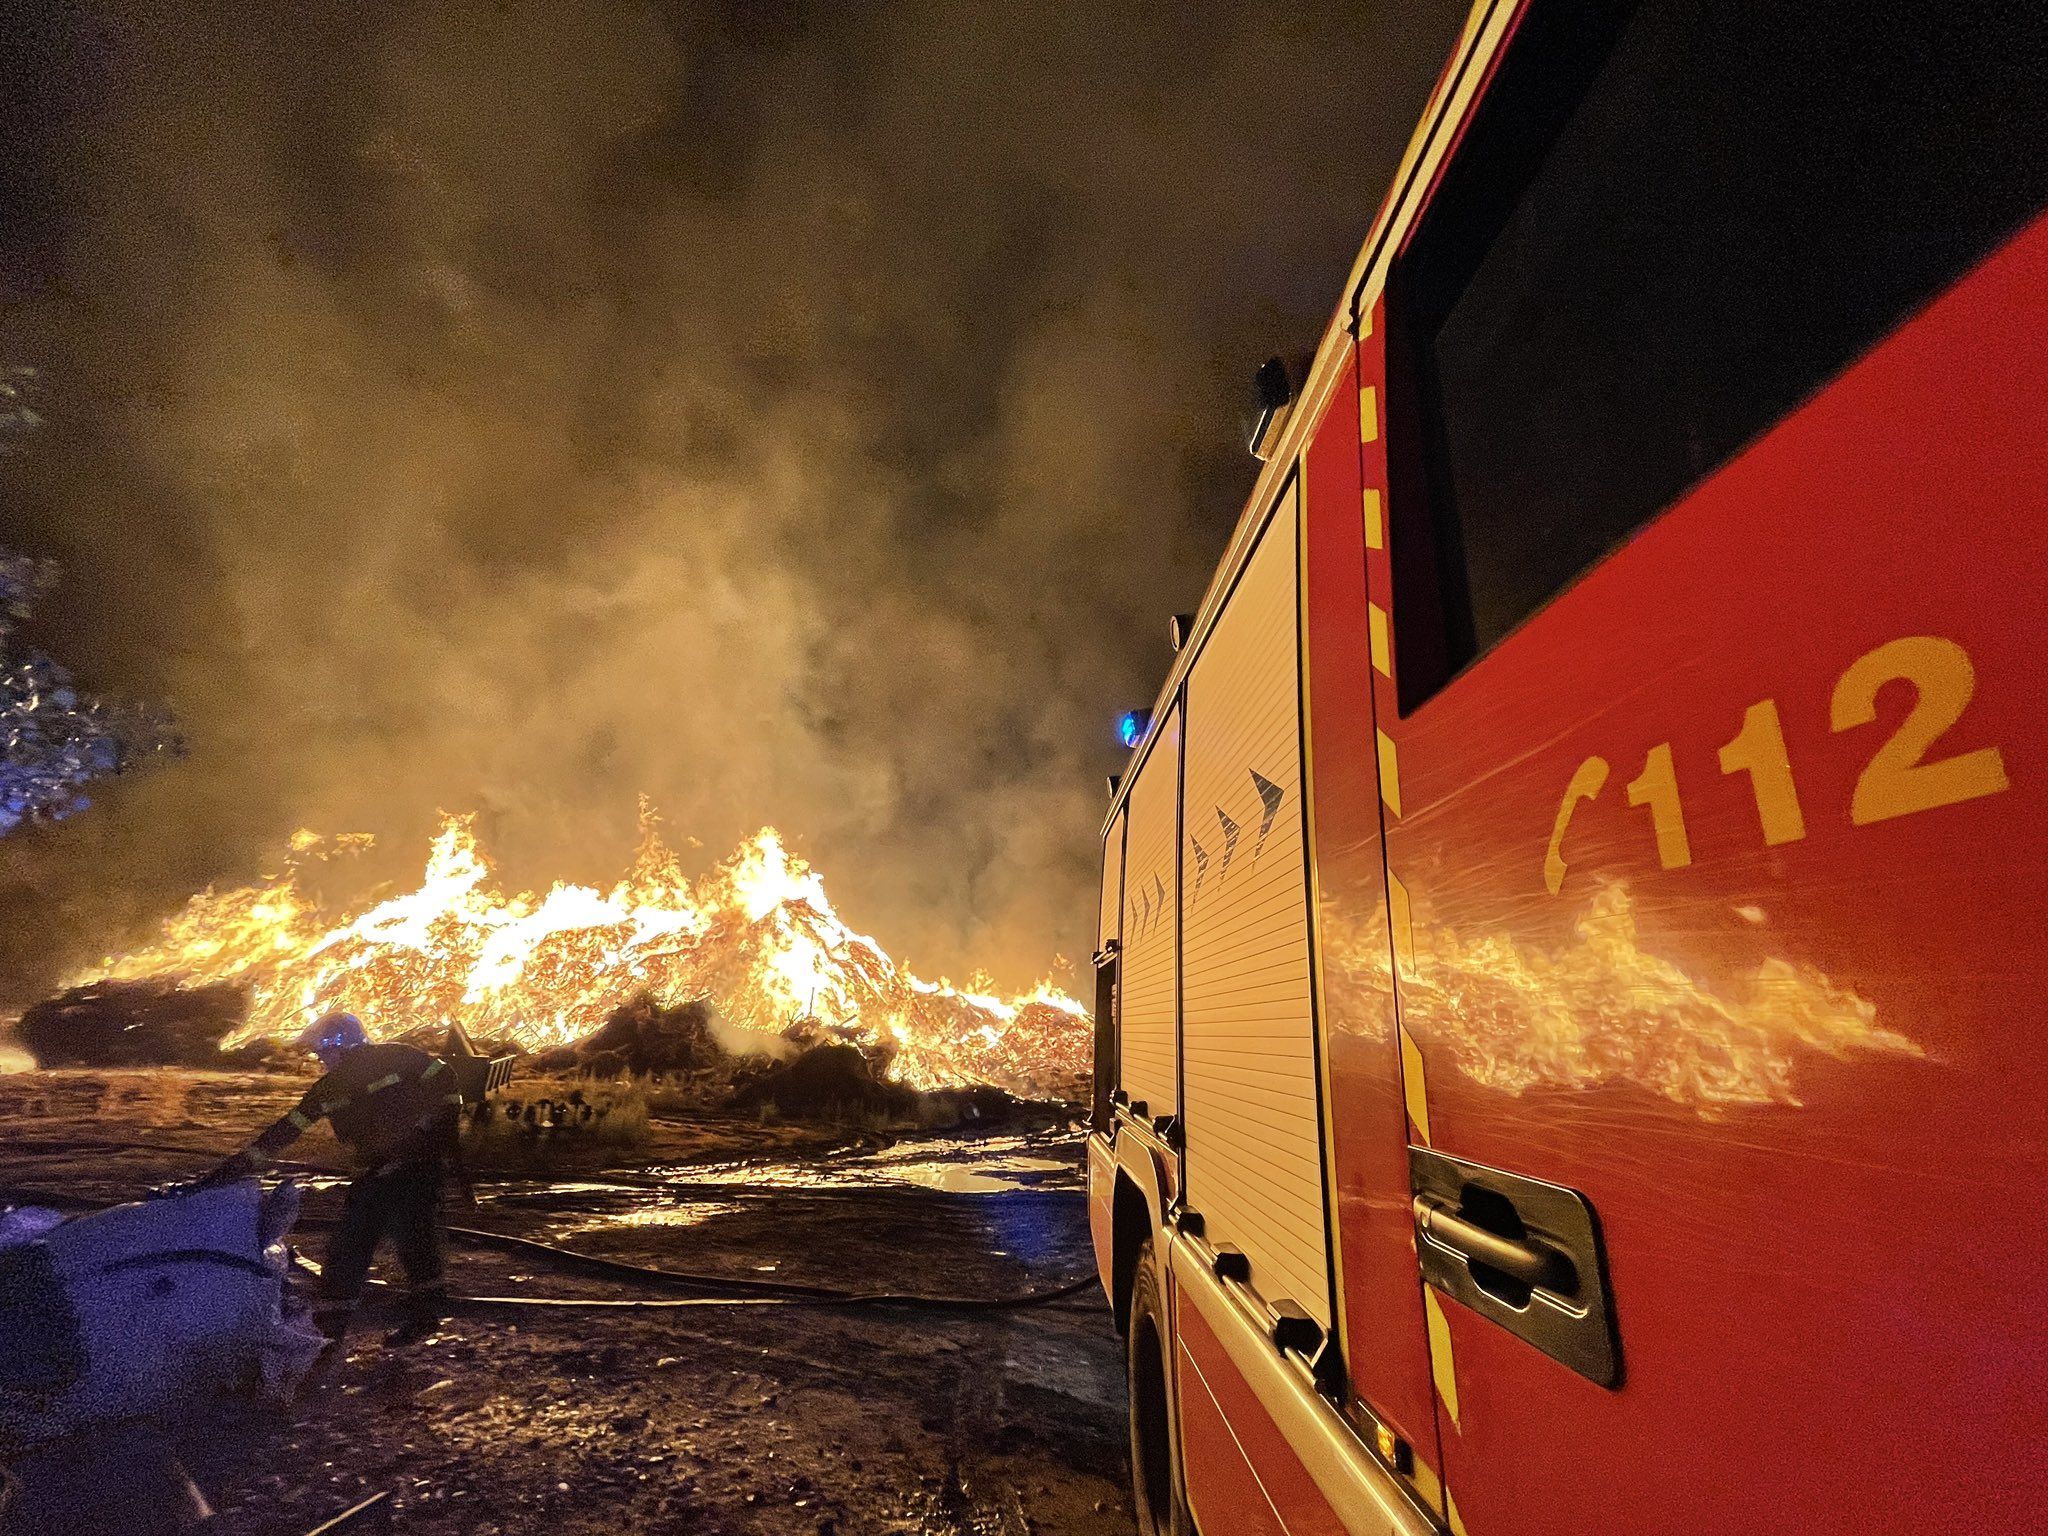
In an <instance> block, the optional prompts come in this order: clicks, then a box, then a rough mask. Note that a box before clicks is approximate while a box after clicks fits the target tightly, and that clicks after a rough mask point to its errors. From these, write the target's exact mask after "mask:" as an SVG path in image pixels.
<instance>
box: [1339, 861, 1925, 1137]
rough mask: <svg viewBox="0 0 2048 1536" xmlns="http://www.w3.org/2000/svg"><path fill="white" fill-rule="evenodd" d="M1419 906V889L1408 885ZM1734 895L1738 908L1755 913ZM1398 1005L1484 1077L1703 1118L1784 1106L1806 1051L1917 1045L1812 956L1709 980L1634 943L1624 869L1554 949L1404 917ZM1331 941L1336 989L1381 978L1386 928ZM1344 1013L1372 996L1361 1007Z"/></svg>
mask: <svg viewBox="0 0 2048 1536" xmlns="http://www.w3.org/2000/svg"><path fill="white" fill-rule="evenodd" d="M1417 902H1418V906H1422V905H1426V899H1425V898H1424V897H1422V896H1421V895H1419V894H1418V896H1417ZM1751 910H1754V909H1747V910H1746V909H1742V908H1737V909H1736V913H1737V915H1738V916H1741V917H1742V918H1743V920H1744V922H1745V923H1750V924H1754V923H1757V922H1759V921H1760V920H1761V919H1762V918H1763V916H1764V914H1763V913H1762V912H1761V911H1757V912H1756V915H1755V917H1751V916H1750V915H1749V912H1750V911H1751ZM1414 932H1415V940H1416V944H1415V963H1414V965H1413V966H1412V967H1408V966H1404V968H1403V970H1402V974H1401V981H1400V992H1401V1007H1402V1016H1403V1019H1404V1020H1405V1021H1406V1023H1407V1024H1408V1027H1409V1028H1410V1030H1411V1031H1412V1032H1413V1033H1414V1034H1415V1035H1416V1037H1417V1038H1418V1039H1420V1040H1423V1041H1425V1042H1427V1043H1428V1044H1429V1045H1432V1046H1434V1047H1435V1048H1437V1049H1441V1050H1443V1051H1444V1052H1445V1053H1446V1054H1447V1055H1448V1057H1449V1059H1450V1061H1451V1063H1452V1064H1453V1065H1454V1066H1455V1067H1456V1068H1457V1070H1458V1071H1460V1072H1462V1073H1463V1074H1464V1075H1465V1076H1466V1077H1468V1078H1470V1079H1472V1080H1473V1081H1474V1082H1476V1083H1478V1084H1480V1085H1481V1086H1483V1087H1486V1088H1489V1089H1493V1090H1495V1091H1497V1092H1502V1093H1508V1094H1514V1095H1520V1094H1523V1093H1527V1092H1529V1091H1531V1090H1535V1089H1559V1088H1566V1089H1582V1090H1583V1089H1593V1088H1599V1087H1603V1086H1607V1085H1610V1084H1628V1085H1631V1086H1634V1087H1636V1088H1640V1089H1644V1090H1646V1091H1648V1092H1650V1093H1653V1094H1656V1095H1657V1096H1658V1097H1660V1098H1663V1099H1666V1100H1668V1101H1670V1102H1671V1103H1673V1104H1678V1105H1682V1106H1685V1107H1686V1108H1688V1109H1690V1110H1692V1111H1693V1112H1695V1113H1696V1114H1698V1115H1700V1116H1701V1117H1703V1118H1707V1119H1712V1118H1714V1117H1715V1116H1717V1115H1719V1114H1722V1113H1724V1112H1725V1111H1726V1110H1728V1109H1730V1108H1733V1107H1737V1106H1759V1105H1782V1106H1785V1107H1797V1106H1798V1105H1799V1104H1800V1102H1801V1100H1800V1096H1799V1072H1798V1069H1799V1066H1800V1064H1801V1062H1802V1061H1804V1060H1808V1059H1811V1058H1812V1057H1815V1056H1825V1057H1828V1058H1830V1059H1832V1060H1835V1061H1846V1060H1849V1059H1851V1058H1852V1057H1856V1056H1891V1057H1906V1058H1913V1059H1920V1060H1925V1059H1926V1057H1927V1053H1926V1051H1925V1050H1924V1049H1923V1048H1922V1047H1921V1046H1920V1045H1918V1044H1917V1043H1916V1042H1914V1041H1913V1040H1911V1039H1909V1038H1907V1037H1906V1036H1905V1035H1902V1034H1900V1033H1898V1032H1897V1031H1896V1030H1892V1029H1887V1028H1886V1027H1884V1026H1883V1025H1882V1024H1880V1023H1879V1022H1878V1018H1877V1006H1876V1005H1875V1004H1874V1003H1872V1002H1871V1001H1870V1000H1869V999H1868V998H1865V997H1863V996H1861V995H1860V994H1859V993H1857V992H1856V991H1855V990H1854V989H1853V988H1851V987H1847V986H1844V985H1842V984H1840V983H1839V982H1836V981H1834V980H1832V979H1831V978H1830V977H1828V976H1827V975H1826V974H1825V973H1824V972H1822V971H1820V970H1818V969H1816V968H1815V967H1813V966H1811V965H1808V964H1805V963H1802V962H1798V961H1794V960H1789V959H1785V958H1783V957H1780V956H1775V955H1765V956H1763V957H1762V958H1761V959H1760V960H1759V961H1758V962H1757V964H1756V965H1755V968H1754V969H1753V970H1750V971H1748V972H1746V973H1745V974H1741V975H1738V976H1736V977H1734V978H1732V980H1731V982H1730V983H1728V984H1724V985H1722V986H1719V987H1717V986H1715V985H1713V984H1711V983H1709V982H1707V981H1705V980H1703V979H1701V978H1700V977H1698V976H1695V975H1693V974H1692V973H1691V972H1690V971H1688V970H1687V969H1686V968H1685V967H1684V966H1683V965H1681V964H1680V963H1679V962H1678V961H1676V960H1673V959H1670V958H1667V957H1666V956H1663V955H1659V954H1656V953H1653V952H1652V951H1650V950H1648V949H1645V948H1644V947H1643V940H1642V934H1641V932H1640V930H1639V928H1638V924H1637V918H1636V908H1635V902H1634V899H1633V898H1632V896H1631V894H1630V892H1629V889H1628V887H1627V885H1626V884H1625V883H1622V882H1620V881H1616V882H1613V883H1611V884H1607V885H1603V886H1601V887H1600V888H1599V889H1598V890H1597V891H1596V892H1595V893H1594V895H1593V896H1592V898H1591V900H1590V901H1589V902H1588V903H1587V905H1586V907H1585V909H1584V910H1583V911H1582V912H1581V913H1580V914H1579V916H1578V919H1577V922H1576V923H1575V925H1574V929H1573V933H1572V937H1571V939H1570V941H1569V942H1566V943H1564V944H1562V945H1559V946H1557V947H1555V948H1551V947H1546V946H1542V945H1537V944H1525V943H1522V942H1518V941H1517V939H1516V938H1515V937H1513V936H1512V935H1510V934H1508V933H1505V932H1498V931H1497V932H1492V933H1482V934H1474V935H1466V934H1461V933H1459V932H1458V931H1457V930H1456V929H1455V928H1453V927H1452V926H1451V925H1449V924H1444V923H1427V922H1424V921H1423V920H1422V918H1421V917H1419V916H1418V917H1417V918H1416V919H1415V922H1414ZM1349 937H1350V939H1351V940H1352V942H1348V943H1345V944H1343V945H1342V946H1341V949H1340V954H1341V956H1342V969H1341V972H1340V974H1341V977H1342V981H1343V983H1344V984H1345V985H1346V986H1347V987H1348V988H1349V989H1350V993H1349V994H1348V995H1350V996H1354V997H1356V996H1362V995H1369V994H1372V993H1374V991H1375V989H1378V990H1379V991H1382V992H1383V991H1384V988H1385V986H1386V981H1387V973H1388V959H1387V945H1386V930H1385V928H1384V926H1381V927H1379V928H1378V929H1377V930H1376V931H1371V930H1367V931H1361V932H1359V933H1358V934H1356V935H1351V936H1349ZM1358 1016H1359V1017H1361V1018H1365V1019H1375V1018H1379V1017H1382V1016H1383V1011H1382V1010H1379V1009H1375V1008H1371V1007H1361V1008H1360V1009H1359V1011H1358Z"/></svg>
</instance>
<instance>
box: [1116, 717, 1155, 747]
mask: <svg viewBox="0 0 2048 1536" xmlns="http://www.w3.org/2000/svg"><path fill="white" fill-rule="evenodd" d="M1151 724H1152V711H1151V710H1149V709H1134V710H1132V711H1131V712H1130V713H1129V714H1127V715H1125V716H1124V717H1123V718H1122V719H1121V720H1119V721H1117V723H1116V735H1117V740H1119V741H1121V742H1122V743H1123V744H1124V745H1125V746H1127V747H1135V746H1136V745H1137V744H1138V743H1139V742H1141V741H1143V740H1144V739H1145V732H1146V730H1147V728H1149V727H1150V726H1151Z"/></svg>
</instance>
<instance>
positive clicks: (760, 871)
mask: <svg viewBox="0 0 2048 1536" xmlns="http://www.w3.org/2000/svg"><path fill="white" fill-rule="evenodd" d="M368 841H369V839H368V837H367V836H365V835H363V834H345V835H343V836H342V837H339V838H322V837H319V836H317V835H316V834H313V833H310V832H301V833H298V834H297V835H296V836H294V837H293V839H292V845H291V856H290V858H289V860H288V862H287V864H286V867H285V871H284V873H283V874H282V875H280V876H278V877H277V878H276V879H274V880H271V881H270V882H268V883H267V884H264V885H260V886H250V887H244V888H241V889H238V890H231V891H218V892H216V891H207V892H204V893H202V894H201V895H198V896H195V897H193V898H192V900H191V901H190V902H188V903H187V904H186V906H185V909H184V910H183V911H182V912H180V913H178V914H177V915H176V916H174V917H172V918H171V919H169V920H168V921H167V922H166V923H165V924H164V931H163V937H162V939H161V940H160V941H159V942H157V943H156V944H154V945H151V946H150V947H149V948H147V949H144V950H141V951H139V952H137V953H134V954H131V955H127V956H125V957H123V958H120V959H111V958H110V959H107V960H105V961H103V962H101V964H100V966H99V967H98V968H96V969H95V970H94V971H92V972H91V973H89V974H87V975H84V976H80V977H77V978H75V981H78V982H85V981H100V980H110V979H111V980H135V979H140V978H144V977H158V978H170V977H175V978H178V979H180V980H183V981H188V982H193V983H200V982H214V981H234V982H238V983H240V984H241V985H243V986H245V987H247V988H248V989H249V992H250V996H251V1005H250V1011H249V1023H248V1025H247V1027H246V1028H244V1029H243V1030H242V1031H241V1032H240V1033H238V1034H237V1035H235V1036H234V1037H233V1038H231V1039H230V1040H229V1041H227V1042H226V1044H228V1045H238V1044H240V1043H242V1042H243V1041H246V1040H249V1039H251V1038H255V1037H261V1036H272V1037H275V1036H285V1035H290V1034H294V1033H296V1032H297V1031H298V1030H299V1029H301V1028H302V1027H303V1026H304V1025H305V1024H306V1022H307V1021H308V1020H309V1019H311V1018H312V1017H314V1016H315V1015H317V1014H319V1013H321V1012H324V1011H326V1010H329V1009H335V1008H345V1009H347V1010H349V1011H350V1012H353V1013H357V1014H360V1015H361V1016H362V1017H363V1020H364V1022H365V1023H367V1024H368V1025H369V1026H370V1029H371V1032H372V1033H373V1034H379V1035H392V1034H398V1033H401V1032H403V1031H405V1030H407V1029H410V1028H413V1027H415V1026H417V1025H419V1024H422V1023H437V1022H442V1021H446V1020H451V1019H455V1020H460V1021H461V1022H462V1024H463V1025H464V1026H465V1027H466V1028H467V1029H468V1030H469V1031H470V1033H471V1034H473V1035H476V1036H479V1037H484V1036H498V1037H506V1038H511V1039H516V1040H518V1041H520V1042H521V1043H522V1044H525V1045H526V1046H528V1047H532V1048H538V1047H544V1046H549V1045H556V1044H560V1043H563V1042H566V1041H570V1040H574V1039H577V1038H578V1037H580V1036H582V1035H585V1034H587V1033H589V1032H590V1031H591V1030H592V1029H594V1028H596V1027H597V1025H598V1024H599V1023H600V1022H601V1021H602V1020H603V1019H604V1017H605V1015H606V1014H607V1013H608V1012H609V1011H610V1010H611V1009H612V1008H614V1007H616V1006H617V1005H618V1004H619V1003H621V1002H623V1001H625V1000H626V999H627V998H628V997H630V996H631V995H632V994H634V993H635V992H639V991H642V990H645V991H649V992H652V993H653V994H654V995H655V996H657V997H659V998H661V999H663V1000H664V1001H667V1002H680V1001H683V1000H686V999H690V998H708V999H709V1000H710V1001H711V1002H712V1003H713V1004H714V1005H715V1006H716V1007H717V1008H718V1010H719V1011H720V1012H721V1013H722V1014H723V1015H724V1016H725V1018H726V1019H728V1020H729V1021H731V1022H732V1023H735V1024H739V1025H743V1026H745V1027H748V1028H752V1029H758V1030H764V1031H780V1030H782V1029H784V1028H786V1027H787V1026H788V1025H790V1024H791V1023H792V1022H794V1021H796V1020H798V1019H804V1018H809V1019H813V1020H815V1021H816V1022H818V1023H820V1024H822V1025H825V1026H827V1027H829V1028H833V1029H836V1030H838V1031H840V1032H843V1033H844V1034H845V1035H846V1036H847V1037H849V1038H851V1039H853V1040H854V1041H856V1042H857V1043H860V1044H862V1045H865V1046H868V1047H870V1048H873V1047H882V1048H885V1049H887V1050H889V1051H893V1052H894V1057H893V1062H892V1071H893V1072H894V1074H895V1075H896V1076H897V1077H899V1078H901V1079H902V1080H904V1081H906V1082H909V1083H912V1084H914V1085H916V1086H919V1087H932V1086H937V1085H940V1084H949V1083H964V1082H984V1083H997V1084H1001V1085H1004V1086H1009V1087H1016V1088H1020V1089H1029V1088H1033V1087H1045V1086H1054V1085H1071V1083H1072V1082H1073V1081H1074V1080H1076V1079H1078V1078H1079V1077H1080V1076H1081V1075H1082V1074H1083V1073H1084V1072H1085V1071H1086V1070H1087V1061H1088V1052H1089V1048H1090V1046H1089V1032H1088V1029H1087V1017H1088V1015H1087V1010H1086V1009H1084V1008H1083V1007H1082V1006H1081V1005H1080V1004H1079V1003H1077V1002H1076V1001H1075V1000H1074V999H1073V998H1071V997H1068V996H1067V995H1066V994H1065V993H1063V992H1061V991H1059V990H1058V989H1057V988H1055V987H1054V986H1053V985H1052V984H1051V982H1050V981H1045V982H1041V983H1040V984H1039V986H1038V987H1037V989H1036V990H1034V991H1032V992H1030V993H1027V994H1024V995H1021V996H1017V997H1002V996H997V995H995V994H994V993H993V991H992V989H991V988H990V986H989V985H988V984H987V983H986V981H985V979H984V978H980V977H976V978H975V979H974V981H973V982H972V983H971V984H970V986H969V987H967V988H965V989H963V988H959V987H955V986H954V985H953V984H952V983H951V982H949V981H943V980H942V981H938V982H928V981H924V980H921V979H919V978H918V977H916V976H913V975H912V974H911V973H910V972H909V971H907V970H905V969H904V968H903V967H902V966H900V965H898V964H897V963H896V962H895V961H894V960H892V959H890V957H889V955H888V954H887V952H885V951H884V950H883V949H882V947H881V946H880V945H879V944H877V943H876V942H875V941H874V940H873V939H871V938H869V937H867V935H865V934H861V933H856V932H854V931H853V930H852V929H851V928H849V927H847V925H846V924H845V923H843V922H842V921H840V919H839V915H838V914H837V913H836V912H834V911H833V910H832V903H831V902H830V901H829V900H827V899H826V896H825V884H824V881H823V880H822V879H821V878H820V877H819V875H818V873H817V871H816V870H814V869H812V868H811V867H810V866H809V865H808V864H806V863H805V862H804V861H803V860H802V859H800V858H798V857H796V856H795V855H794V854H792V853H790V852H789V851H788V849H786V848H785V847H784V846H783V843H782V839H781V837H780V835H779V834H777V833H776V832H775V831H774V829H772V828H764V829H763V830H762V831H761V832H759V833H757V834H756V835H755V836H754V837H752V838H750V839H749V840H748V841H746V842H745V843H743V844H742V845H741V846H740V848H739V849H738V851H737V852H735V853H734V854H733V855H732V856H731V857H730V858H728V859H727V860H726V861H725V862H724V863H722V864H720V865H718V866H717V867H716V868H715V869H713V870H712V871H711V872H710V873H709V874H707V875H705V876H704V877H703V878H702V879H701V880H699V881H697V882H696V883H695V884H694V885H693V884H692V883H691V882H690V881H688V880H686V879H685V878H684V877H683V874H682V870H681V868H680V866H679V865H678V863H677V861H676V857H675V855H674V854H673V853H672V852H671V851H670V850H669V848H668V847H667V846H666V845H665V844H664V843H663V842H662V840H661V838H660V835H659V833H658V832H657V830H656V829H655V826H654V823H653V818H652V817H651V816H650V817H646V818H644V819H643V824H642V835H641V842H640V849H639V852H638V854H637V855H636V856H635V858H634V860H633V865H632V868H631V869H630V870H629V871H628V872H627V874H626V877H625V878H624V879H623V880H621V881H620V882H619V883H618V884H617V885H615V886H613V887H612V888H611V889H610V890H608V891H603V890H597V889H594V888H592V887H590V886H583V885H562V884H557V885H556V886H554V887H553V888H552V889H551V890H549V891H548V892H547V894H546V895H544V896H536V895H534V894H532V893H529V892H519V893H517V894H507V893H505V892H504V891H502V890H501V889H500V888H499V887H498V886H497V885H496V883H495V882H494V880H493V878H492V871H491V865H490V862H489V860H488V858H487V857H486V856H485V854H484V852H483V850H482V849H481V848H479V847H478V846H477V841H476V833H475V828H474V824H473V818H471V817H467V816H450V817H447V818H445V819H444V821H443V822H442V825H441V829H440V832H439V833H438V834H437V835H436V837H435V838H434V842H433V848H432V851H431V852H430V854H429V855H428V858H427V866H426V870H425V873H424V874H423V876H422V878H421V880H420V883H419V885H418V887H417V888H415V889H413V890H411V891H408V892H406V893H404V894H403V895H399V896H393V897H390V898H388V899H386V900H383V901H380V902H377V903H376V904H374V905H372V906H369V907H367V908H365V909H364V910H361V911H358V912H355V913H353V914H349V915H341V916H338V917H337V916H336V915H334V914H330V913H328V912H325V911H322V910H321V909H320V906H319V903H318V902H317V901H315V900H314V899H313V898H311V897H310V896H309V895H307V894H306V892H305V890H304V888H303V886H302V883H301V878H300V877H301V874H302V873H303V871H304V870H305V869H306V868H307V866H308V865H309V863H310V862H311V861H313V860H316V859H324V858H331V857H333V856H335V855H336V854H342V853H347V852H350V851H353V850H357V849H360V848H361V847H363V846H365V845H366V844H367V843H368Z"/></svg>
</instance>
